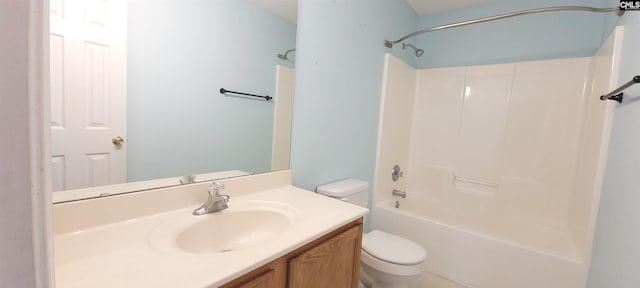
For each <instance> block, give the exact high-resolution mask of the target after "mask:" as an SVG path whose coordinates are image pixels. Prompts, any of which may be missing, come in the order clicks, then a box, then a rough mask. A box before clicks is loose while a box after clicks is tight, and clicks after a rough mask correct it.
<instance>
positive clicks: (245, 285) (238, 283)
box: [222, 259, 287, 288]
mask: <svg viewBox="0 0 640 288" xmlns="http://www.w3.org/2000/svg"><path fill="white" fill-rule="evenodd" d="M286 269H287V262H286V261H285V260H284V259H278V260H276V261H274V262H272V263H269V264H267V265H265V266H262V267H260V268H258V269H256V270H253V271H251V272H249V273H247V274H245V275H243V276H241V277H240V278H237V279H235V280H233V281H231V282H230V283H227V284H225V285H222V288H285V287H286V285H287V270H286Z"/></svg>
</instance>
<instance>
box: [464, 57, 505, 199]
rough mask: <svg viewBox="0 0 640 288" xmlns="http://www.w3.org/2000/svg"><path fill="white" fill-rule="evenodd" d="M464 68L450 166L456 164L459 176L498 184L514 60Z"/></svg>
mask: <svg viewBox="0 0 640 288" xmlns="http://www.w3.org/2000/svg"><path fill="white" fill-rule="evenodd" d="M466 70H467V71H466V77H465V79H466V81H465V83H466V85H465V88H464V98H463V99H464V101H463V103H462V113H461V114H460V118H461V122H460V124H461V126H460V128H459V133H458V147H457V151H456V152H455V155H456V156H455V158H456V160H455V164H454V166H453V167H451V168H455V175H456V177H458V178H462V179H467V180H472V181H476V182H484V183H487V184H497V183H498V175H500V172H499V168H500V167H499V164H500V162H499V161H500V154H501V150H502V141H503V139H504V132H505V129H504V127H505V122H506V120H507V111H508V108H509V98H510V94H511V85H512V81H513V70H514V64H501V65H483V66H472V67H468V68H467V69H466ZM452 148H455V147H452ZM456 184H458V185H459V186H460V184H463V183H459V182H456ZM471 187H473V186H471ZM476 190H477V188H476ZM484 191H492V189H485V190H484Z"/></svg>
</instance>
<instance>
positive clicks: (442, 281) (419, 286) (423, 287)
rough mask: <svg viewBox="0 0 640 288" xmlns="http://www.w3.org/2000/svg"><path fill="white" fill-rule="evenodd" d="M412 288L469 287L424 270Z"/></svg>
mask: <svg viewBox="0 0 640 288" xmlns="http://www.w3.org/2000/svg"><path fill="white" fill-rule="evenodd" d="M411 288H469V287H467V286H464V285H461V284H458V283H455V282H453V281H451V280H449V279H446V278H443V277H440V276H438V275H436V274H432V273H429V272H424V273H422V275H420V278H418V280H417V281H416V282H415V283H414V284H413V285H412V286H411Z"/></svg>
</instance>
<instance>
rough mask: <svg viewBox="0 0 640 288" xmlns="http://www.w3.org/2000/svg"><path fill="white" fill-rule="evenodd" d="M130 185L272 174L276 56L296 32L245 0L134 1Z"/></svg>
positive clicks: (131, 12)
mask: <svg viewBox="0 0 640 288" xmlns="http://www.w3.org/2000/svg"><path fill="white" fill-rule="evenodd" d="M128 21H129V23H128V24H129V30H128V32H129V35H128V58H129V59H128V65H129V70H128V73H129V75H128V97H129V101H128V113H127V114H128V121H127V122H128V141H127V145H128V163H127V169H128V180H129V181H137V180H145V179H152V178H158V177H169V176H178V175H183V174H185V173H187V172H196V173H202V172H211V171H219V170H230V169H240V170H244V171H268V170H269V169H270V161H271V141H272V139H271V138H272V129H273V128H272V124H273V103H272V102H266V101H264V100H250V99H241V98H235V97H227V96H221V95H220V94H219V93H218V90H219V89H220V88H221V87H224V88H226V89H230V90H236V91H246V92H249V93H255V94H267V95H273V93H274V89H275V66H276V64H285V63H284V62H283V61H282V60H280V59H278V58H277V57H276V54H278V53H282V52H283V51H285V50H287V49H290V48H294V47H295V36H296V26H295V24H292V23H289V22H287V21H285V20H283V19H281V18H278V17H276V16H274V15H273V14H271V13H269V12H267V11H265V10H263V9H261V8H258V7H256V6H254V5H253V4H250V3H249V2H248V1H247V0H187V1H184V0H130V1H129V18H128Z"/></svg>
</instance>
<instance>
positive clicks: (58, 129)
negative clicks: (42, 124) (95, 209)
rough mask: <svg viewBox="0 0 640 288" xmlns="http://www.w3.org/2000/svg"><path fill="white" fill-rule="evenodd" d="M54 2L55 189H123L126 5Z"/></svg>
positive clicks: (118, 0) (116, 0)
mask: <svg viewBox="0 0 640 288" xmlns="http://www.w3.org/2000/svg"><path fill="white" fill-rule="evenodd" d="M50 1H51V2H50V8H51V11H50V19H51V20H50V69H51V70H50V72H51V141H52V143H51V144H52V145H51V150H52V151H51V155H52V156H51V157H52V158H51V164H52V167H51V168H52V179H53V189H54V191H60V190H68V189H79V188H85V187H93V186H99V185H107V184H117V183H124V182H126V154H127V153H126V147H127V143H126V136H127V135H126V111H127V110H126V109H127V107H126V105H127V101H126V96H127V86H126V85H127V83H126V80H127V67H126V65H127V59H126V58H127V54H126V39H127V35H126V33H127V28H126V27H127V26H126V19H127V17H126V16H127V15H126V14H127V2H126V0H111V1H102V0H50ZM118 137H120V138H118Z"/></svg>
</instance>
